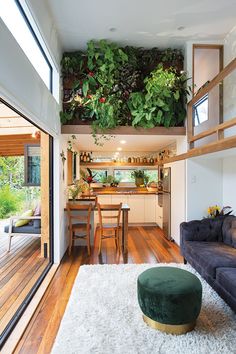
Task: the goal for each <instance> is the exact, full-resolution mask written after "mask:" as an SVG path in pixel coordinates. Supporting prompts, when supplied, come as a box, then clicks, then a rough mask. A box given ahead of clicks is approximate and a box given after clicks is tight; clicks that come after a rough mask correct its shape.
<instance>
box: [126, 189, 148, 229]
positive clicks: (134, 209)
mask: <svg viewBox="0 0 236 354" xmlns="http://www.w3.org/2000/svg"><path fill="white" fill-rule="evenodd" d="M127 201H128V206H129V207H130V212H129V222H130V223H144V222H145V196H144V195H128V200H127Z"/></svg>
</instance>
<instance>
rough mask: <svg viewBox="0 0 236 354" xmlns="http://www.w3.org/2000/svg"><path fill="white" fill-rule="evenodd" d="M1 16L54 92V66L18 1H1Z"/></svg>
mask: <svg viewBox="0 0 236 354" xmlns="http://www.w3.org/2000/svg"><path fill="white" fill-rule="evenodd" d="M0 16H1V18H2V20H3V21H4V23H5V24H6V26H7V27H8V29H9V30H10V32H11V33H12V35H13V36H14V38H15V39H16V41H17V42H18V44H19V45H20V47H21V49H22V50H23V51H24V53H25V55H26V56H27V58H28V59H29V61H30V62H31V64H32V65H33V67H34V68H35V70H36V71H37V72H38V74H39V75H40V77H41V78H42V80H43V81H44V83H45V84H46V86H47V87H48V89H49V90H50V91H51V92H52V66H51V64H50V62H49V60H48V57H47V56H46V55H45V52H44V50H43V48H42V46H41V44H40V42H39V39H38V37H36V34H35V32H34V30H33V27H32V24H31V22H30V21H29V19H28V17H27V16H26V14H25V12H24V10H23V7H22V6H21V4H20V2H19V1H18V0H0Z"/></svg>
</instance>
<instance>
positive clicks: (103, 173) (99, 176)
mask: <svg viewBox="0 0 236 354" xmlns="http://www.w3.org/2000/svg"><path fill="white" fill-rule="evenodd" d="M91 171H92V174H93V175H95V177H94V179H95V180H96V181H97V182H98V183H100V182H101V183H102V181H103V179H104V178H106V177H107V170H95V169H91Z"/></svg>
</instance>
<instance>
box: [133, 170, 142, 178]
mask: <svg viewBox="0 0 236 354" xmlns="http://www.w3.org/2000/svg"><path fill="white" fill-rule="evenodd" d="M144 176H145V171H144V170H133V171H132V173H131V177H132V178H134V179H135V178H144Z"/></svg>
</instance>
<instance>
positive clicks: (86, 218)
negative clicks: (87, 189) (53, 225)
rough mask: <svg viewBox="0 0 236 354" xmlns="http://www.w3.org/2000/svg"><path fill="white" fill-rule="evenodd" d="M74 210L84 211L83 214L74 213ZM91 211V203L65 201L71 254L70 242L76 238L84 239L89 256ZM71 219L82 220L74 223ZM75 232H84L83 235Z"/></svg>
mask: <svg viewBox="0 0 236 354" xmlns="http://www.w3.org/2000/svg"><path fill="white" fill-rule="evenodd" d="M74 211H84V212H85V215H78V214H77V215H75V214H74V213H73V212H74ZM91 211H92V203H90V204H73V203H67V215H68V221H69V255H70V254H71V248H72V244H74V241H75V240H77V239H83V240H86V243H87V250H88V255H89V256H90V231H91V224H90V216H91ZM73 220H76V221H82V222H79V223H74V224H73ZM76 233H84V234H83V235H76Z"/></svg>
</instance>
